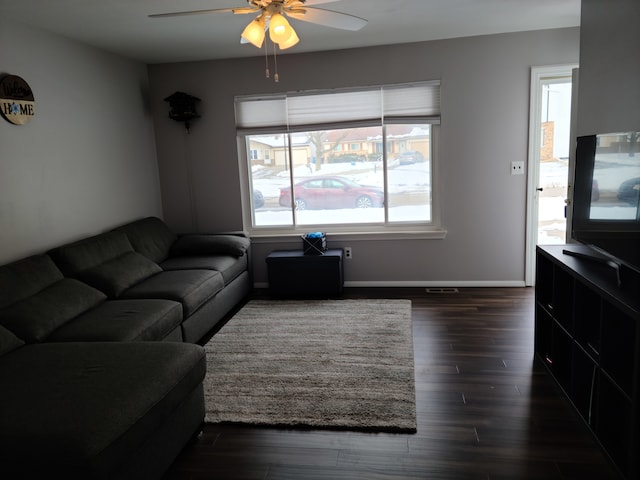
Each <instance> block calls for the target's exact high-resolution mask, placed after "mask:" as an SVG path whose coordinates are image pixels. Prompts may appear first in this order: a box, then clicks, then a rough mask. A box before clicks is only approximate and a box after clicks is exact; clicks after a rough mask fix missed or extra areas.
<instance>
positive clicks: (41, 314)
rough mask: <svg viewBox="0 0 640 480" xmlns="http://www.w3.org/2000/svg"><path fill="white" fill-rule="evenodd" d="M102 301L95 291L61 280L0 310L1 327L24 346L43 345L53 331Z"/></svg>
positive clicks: (83, 285) (76, 283) (77, 282)
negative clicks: (18, 339)
mask: <svg viewBox="0 0 640 480" xmlns="http://www.w3.org/2000/svg"><path fill="white" fill-rule="evenodd" d="M105 300H106V296H105V294H104V293H102V292H100V291H98V290H96V289H95V288H92V287H90V286H89V285H86V284H84V283H82V282H80V281H78V280H75V279H72V278H63V279H62V280H60V281H58V282H56V283H54V284H52V285H50V286H48V287H46V288H45V289H44V290H42V291H40V292H38V293H36V294H34V295H32V296H31V297H28V298H26V299H24V300H22V301H20V302H17V303H14V304H13V305H11V306H10V307H7V308H4V309H2V310H0V324H2V325H4V326H5V327H6V328H8V329H9V330H11V331H12V332H13V333H15V334H16V335H17V336H18V337H20V338H21V339H23V340H24V341H25V342H27V343H35V342H42V341H44V340H45V339H46V338H47V337H48V336H49V335H50V334H51V333H52V332H53V331H54V330H56V329H57V328H59V327H61V326H62V325H64V324H66V323H67V322H69V321H71V320H72V319H73V318H75V317H77V316H78V315H80V314H82V313H84V312H86V311H87V310H90V309H92V308H94V307H96V306H97V305H100V304H101V303H103V302H104V301H105Z"/></svg>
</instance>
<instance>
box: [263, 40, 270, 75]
mask: <svg viewBox="0 0 640 480" xmlns="http://www.w3.org/2000/svg"><path fill="white" fill-rule="evenodd" d="M268 43H269V42H268V41H265V42H264V73H265V76H266V77H267V78H269V52H268V51H267V44H268Z"/></svg>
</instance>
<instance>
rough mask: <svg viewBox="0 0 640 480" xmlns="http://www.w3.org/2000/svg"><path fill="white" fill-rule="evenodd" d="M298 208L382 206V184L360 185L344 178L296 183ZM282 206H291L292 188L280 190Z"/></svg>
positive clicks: (296, 205) (330, 177) (327, 178)
mask: <svg viewBox="0 0 640 480" xmlns="http://www.w3.org/2000/svg"><path fill="white" fill-rule="evenodd" d="M293 189H294V192H295V208H296V210H307V209H310V210H320V209H337V208H372V207H382V205H383V203H384V192H383V191H382V189H381V188H379V187H374V186H368V185H360V184H358V183H356V182H354V181H352V180H349V179H347V178H344V177H332V176H327V177H314V178H308V179H306V180H303V181H301V182H298V183H296V184H295V185H294V186H293ZM279 203H280V206H283V207H290V206H291V188H290V187H284V188H281V189H280V201H279Z"/></svg>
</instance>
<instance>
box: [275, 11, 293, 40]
mask: <svg viewBox="0 0 640 480" xmlns="http://www.w3.org/2000/svg"><path fill="white" fill-rule="evenodd" d="M291 32H293V28H292V27H291V25H290V24H289V22H288V21H287V19H286V18H284V15H282V14H280V13H275V14H273V15H271V19H270V20H269V38H271V41H272V42H273V43H277V44H280V43H281V42H286V41H287V40H288V39H289V37H290V36H291Z"/></svg>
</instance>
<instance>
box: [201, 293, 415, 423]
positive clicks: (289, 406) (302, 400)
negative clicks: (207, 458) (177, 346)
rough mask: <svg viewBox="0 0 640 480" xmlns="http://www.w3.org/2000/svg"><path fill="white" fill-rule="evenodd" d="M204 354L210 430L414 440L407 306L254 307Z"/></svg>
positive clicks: (310, 303)
mask: <svg viewBox="0 0 640 480" xmlns="http://www.w3.org/2000/svg"><path fill="white" fill-rule="evenodd" d="M205 350H206V353H207V376H206V378H205V383H204V388H205V405H206V417H205V421H206V422H209V423H219V422H234V423H248V424H254V425H273V426H304V427H313V428H342V429H366V430H374V431H413V432H415V431H416V405H415V383H414V360H413V335H412V326H411V301H410V300H304V301H303V300H291V301H270V300H253V301H250V302H249V303H247V304H246V305H245V306H244V307H243V308H242V309H241V310H240V311H239V312H238V313H237V314H236V315H235V316H234V317H233V318H231V319H230V320H229V322H228V323H227V324H226V325H225V326H224V327H223V328H222V329H221V330H220V331H219V332H218V333H217V334H216V335H214V336H213V337H212V338H211V340H210V341H209V343H207V345H206V346H205Z"/></svg>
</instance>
